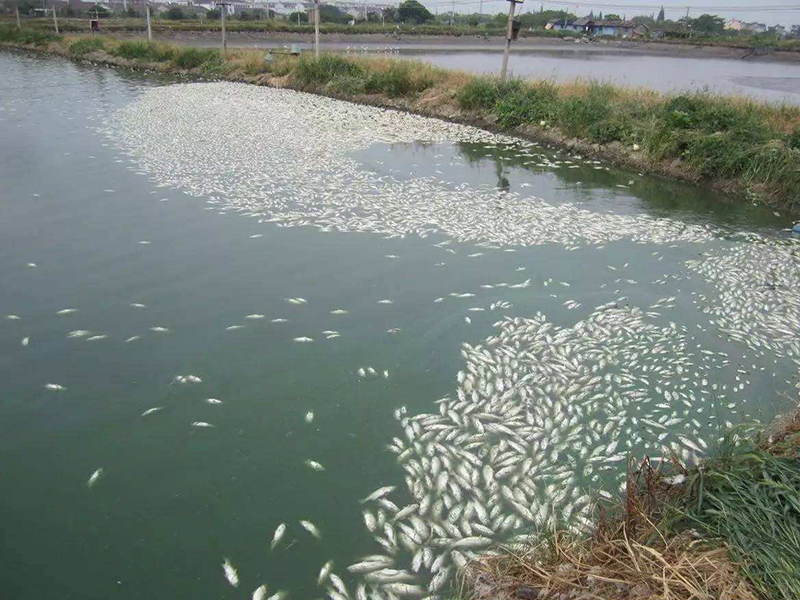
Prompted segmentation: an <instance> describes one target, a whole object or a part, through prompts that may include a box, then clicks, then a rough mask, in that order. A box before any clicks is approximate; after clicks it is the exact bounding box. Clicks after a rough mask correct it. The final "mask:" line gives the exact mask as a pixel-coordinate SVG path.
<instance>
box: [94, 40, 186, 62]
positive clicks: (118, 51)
mask: <svg viewBox="0 0 800 600" xmlns="http://www.w3.org/2000/svg"><path fill="white" fill-rule="evenodd" d="M110 52H111V54H113V55H114V56H119V57H120V58H127V59H131V60H140V61H144V62H167V61H169V60H172V58H173V57H174V56H175V49H174V48H173V47H172V46H168V45H166V44H156V43H153V42H148V41H144V40H128V41H124V42H120V43H119V44H117V46H116V47H114V48H112V49H111V51H110Z"/></svg>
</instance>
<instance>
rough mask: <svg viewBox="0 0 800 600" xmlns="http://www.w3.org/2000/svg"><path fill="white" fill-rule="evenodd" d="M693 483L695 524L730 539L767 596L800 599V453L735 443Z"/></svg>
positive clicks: (692, 518)
mask: <svg viewBox="0 0 800 600" xmlns="http://www.w3.org/2000/svg"><path fill="white" fill-rule="evenodd" d="M690 486H691V489H693V490H694V492H695V493H696V500H694V501H693V502H692V504H691V505H690V506H689V507H688V512H687V519H688V521H689V523H690V524H691V525H693V526H695V527H696V528H698V529H699V530H700V531H702V532H704V533H705V534H706V535H709V536H713V537H715V538H717V539H719V540H720V541H722V542H724V543H725V544H726V545H727V547H728V549H729V551H730V552H731V555H732V558H733V560H734V561H735V562H737V563H739V565H740V568H741V569H742V570H743V572H744V573H745V575H746V576H747V578H748V579H749V580H750V581H751V582H752V583H753V585H754V586H755V588H756V590H757V591H758V592H759V593H760V594H761V595H763V597H764V598H767V599H769V600H797V598H800V458H797V457H796V456H795V457H781V456H775V455H773V454H771V453H769V452H765V451H764V450H760V449H757V448H756V447H755V446H752V445H750V444H743V445H738V446H734V445H732V444H729V445H728V446H727V448H725V449H724V450H723V452H722V454H721V455H720V456H719V457H718V458H716V459H714V460H712V461H709V462H707V463H705V465H704V466H703V468H702V469H699V470H697V471H696V472H695V474H694V476H693V480H692V481H690Z"/></svg>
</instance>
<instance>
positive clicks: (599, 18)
mask: <svg viewBox="0 0 800 600" xmlns="http://www.w3.org/2000/svg"><path fill="white" fill-rule="evenodd" d="M597 20H598V21H602V20H603V11H602V10H601V11H600V14H599V15H597Z"/></svg>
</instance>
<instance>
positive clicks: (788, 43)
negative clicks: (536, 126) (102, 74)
mask: <svg viewBox="0 0 800 600" xmlns="http://www.w3.org/2000/svg"><path fill="white" fill-rule="evenodd" d="M3 21H5V22H6V23H10V22H11V17H10V16H8V17H5V18H2V17H0V23H2V22H3ZM151 25H152V29H153V30H154V31H156V32H175V33H180V32H198V31H219V30H220V28H221V23H220V22H219V20H216V19H212V20H208V19H181V20H171V19H159V18H155V17H154V18H153V19H152V23H151ZM25 26H26V27H27V28H29V29H39V30H43V31H44V30H47V31H50V30H52V28H53V23H52V19H51V18H50V17H34V18H27V19H26V20H25ZM87 27H88V24H87V20H86V19H85V18H69V17H60V18H59V28H60V29H61V31H62V32H66V33H87ZM101 28H102V30H103V32H105V33H112V34H113V33H115V32H144V31H146V23H145V21H144V19H140V18H132V17H124V18H122V17H110V18H106V19H102V22H101ZM227 28H228V31H234V32H253V33H304V34H310V33H313V31H314V26H313V25H312V24H309V23H295V22H292V21H289V20H286V19H271V20H265V19H255V20H247V21H243V20H240V19H229V20H228V21H227ZM320 30H321V31H322V33H330V34H343V35H346V34H351V35H357V34H384V35H387V36H389V35H398V34H399V35H401V36H402V35H420V36H426V35H428V36H450V37H476V38H480V37H486V36H495V37H503V36H505V27H503V26H495V25H493V24H488V25H481V26H470V25H446V24H442V23H436V24H424V25H414V24H398V23H386V24H381V23H363V22H362V23H358V24H354V25H348V24H341V23H321V24H320ZM520 36H522V37H525V38H537V37H538V38H570V39H571V38H576V37H580V35H579V34H577V33H576V32H572V31H548V30H544V29H535V30H532V31H531V30H528V29H523V30H522V31H520ZM603 39H605V40H606V41H609V42H614V41H619V39H618V38H613V37H607V38H603ZM658 41H659V42H660V43H665V44H676V45H689V46H718V47H724V48H740V49H744V50H746V49H751V48H752V49H757V50H759V51H760V52H762V53H763V52H769V51H782V52H800V40H797V39H779V38H777V37H775V36H769V35H765V34H760V35H742V34H736V35H708V36H704V35H697V34H695V35H693V36H692V37H691V38H689V37H665V38H662V39H660V40H658Z"/></svg>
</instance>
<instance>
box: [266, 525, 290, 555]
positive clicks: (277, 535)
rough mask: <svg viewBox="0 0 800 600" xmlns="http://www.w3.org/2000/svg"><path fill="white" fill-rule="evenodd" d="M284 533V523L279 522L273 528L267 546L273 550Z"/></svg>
mask: <svg viewBox="0 0 800 600" xmlns="http://www.w3.org/2000/svg"><path fill="white" fill-rule="evenodd" d="M285 534H286V523H281V524H280V525H278V527H277V528H276V529H275V534H274V535H273V536H272V543H271V544H270V545H269V547H270V548H271V549H273V550H274V549H275V546H277V545H278V544H280V542H281V540H282V539H283V536H284V535H285Z"/></svg>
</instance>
